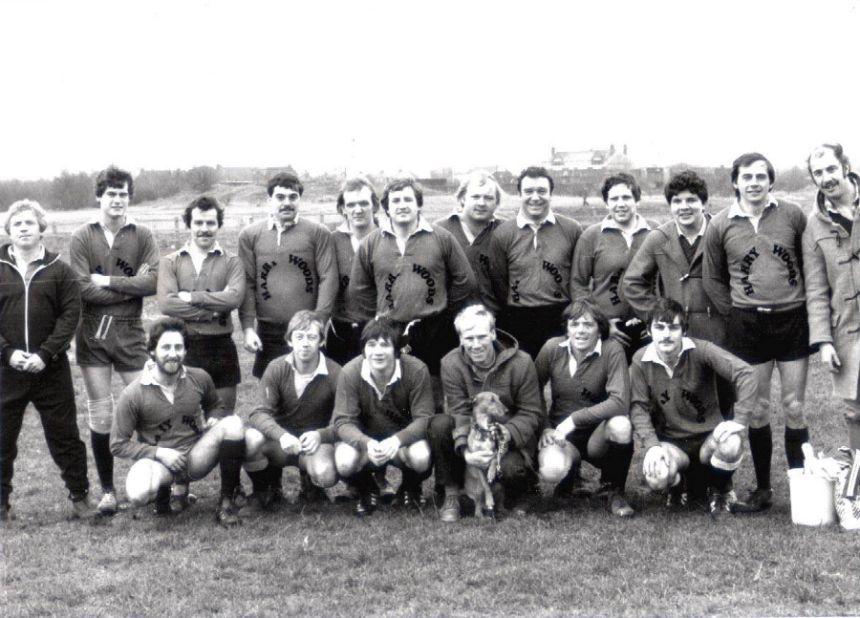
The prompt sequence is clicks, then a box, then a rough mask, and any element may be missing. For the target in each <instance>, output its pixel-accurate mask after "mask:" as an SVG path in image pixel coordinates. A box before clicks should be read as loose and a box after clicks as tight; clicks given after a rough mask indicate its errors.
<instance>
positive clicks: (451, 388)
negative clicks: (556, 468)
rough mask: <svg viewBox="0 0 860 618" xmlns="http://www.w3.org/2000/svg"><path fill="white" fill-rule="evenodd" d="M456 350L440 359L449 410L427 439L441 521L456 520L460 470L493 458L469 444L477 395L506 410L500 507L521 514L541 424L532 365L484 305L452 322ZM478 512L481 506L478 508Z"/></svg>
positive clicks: (534, 480) (531, 483)
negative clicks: (441, 490)
mask: <svg viewBox="0 0 860 618" xmlns="http://www.w3.org/2000/svg"><path fill="white" fill-rule="evenodd" d="M454 328H455V329H456V330H457V334H458V335H459V337H460V346H459V347H457V348H455V349H454V350H451V352H449V353H448V354H447V355H445V357H444V358H443V359H442V387H443V389H444V392H445V399H446V402H447V405H448V409H447V414H446V415H444V416H441V417H440V421H439V422H438V424H437V425H436V426H435V427H433V431H431V434H430V444H431V447H432V449H433V454H434V457H435V458H436V476H437V484H441V485H443V486H444V487H445V501H444V503H443V506H442V509H441V510H440V513H439V514H440V518H441V519H442V521H445V522H455V521H457V520H458V519H459V518H460V504H459V501H458V498H457V496H458V493H459V488H460V486H461V485H462V478H463V470H464V465H470V466H476V467H478V468H480V469H482V470H484V469H486V468H487V467H488V466H489V464H490V462H491V460H492V458H493V456H494V455H493V453H491V452H488V451H478V452H475V453H473V452H471V451H469V450H468V448H467V446H468V444H467V439H468V435H469V429H470V426H471V419H472V400H473V398H474V397H475V395H477V394H478V393H480V392H485V391H491V392H493V393H495V394H496V395H498V397H499V399H500V400H501V403H502V404H503V405H504V407H505V408H507V414H506V420H505V422H504V423H503V424H502V425H501V427H502V432H503V433H504V434H505V438H506V442H507V443H508V444H509V445H510V446H509V450H508V452H507V453H505V454H504V456H503V457H502V459H501V462H500V468H501V486H502V488H503V491H504V501H503V503H502V505H501V506H502V507H504V508H505V509H514V510H515V511H516V512H517V513H524V512H525V506H526V505H524V504H523V503H522V500H523V498H524V497H525V495H526V493H527V492H528V491H531V490H534V489H535V488H536V484H537V475H536V473H535V463H536V452H537V444H538V434H539V431H540V428H541V427H542V425H543V422H544V413H543V406H542V404H541V397H540V388H539V387H538V380H537V373H536V372H535V366H534V363H532V360H531V358H530V357H529V355H528V354H526V353H525V352H523V351H521V350H520V349H519V346H518V345H517V342H516V340H515V339H513V338H512V337H511V336H510V335H508V334H507V333H505V332H503V331H496V320H495V318H494V317H493V314H492V313H490V311H489V310H488V309H487V308H486V307H484V306H483V305H471V306H469V307H466V308H465V309H463V310H462V311H461V312H460V313H459V314H458V315H457V317H456V318H455V320H454ZM476 507H477V508H480V505H476Z"/></svg>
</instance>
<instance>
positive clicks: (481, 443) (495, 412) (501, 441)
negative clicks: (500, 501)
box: [463, 391, 508, 517]
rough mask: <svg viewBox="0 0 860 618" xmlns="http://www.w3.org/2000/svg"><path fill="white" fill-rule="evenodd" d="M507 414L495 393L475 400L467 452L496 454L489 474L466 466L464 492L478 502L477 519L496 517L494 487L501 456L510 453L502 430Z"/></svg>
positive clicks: (476, 504)
mask: <svg viewBox="0 0 860 618" xmlns="http://www.w3.org/2000/svg"><path fill="white" fill-rule="evenodd" d="M507 414H508V409H507V408H506V407H505V405H504V404H503V403H502V401H501V400H500V399H499V396H498V395H496V394H495V393H492V392H488V391H486V392H482V393H478V394H477V395H475V396H474V397H473V398H472V427H471V429H470V430H469V438H468V442H467V446H466V448H467V449H468V450H469V452H471V453H477V452H479V451H484V452H490V453H492V454H493V459H492V460H491V461H490V465H489V466H488V467H487V469H486V470H482V469H480V468H477V467H475V466H470V465H468V464H467V465H466V474H465V481H464V484H463V491H464V492H465V493H466V495H467V496H469V497H470V498H471V499H472V500H474V501H475V516H476V517H482V516H484V515H486V516H489V517H494V516H495V506H496V503H495V499H494V498H493V490H492V487H493V483H494V482H495V481H496V480H497V479H498V478H499V475H500V473H501V461H502V456H503V455H504V454H505V453H506V452H507V450H508V434H507V433H506V432H504V431H502V427H501V423H502V422H504V421H505V420H506V419H507Z"/></svg>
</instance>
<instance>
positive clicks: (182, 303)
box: [158, 195, 245, 412]
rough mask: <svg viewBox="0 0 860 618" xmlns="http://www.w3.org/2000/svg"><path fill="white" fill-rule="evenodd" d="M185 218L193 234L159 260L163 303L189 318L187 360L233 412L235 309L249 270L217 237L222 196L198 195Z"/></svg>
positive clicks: (161, 306)
mask: <svg viewBox="0 0 860 618" xmlns="http://www.w3.org/2000/svg"><path fill="white" fill-rule="evenodd" d="M182 220H183V221H184V222H185V227H187V228H188V229H189V230H190V233H191V237H190V238H189V240H188V242H186V243H185V245H184V246H183V247H182V248H181V249H179V250H178V251H175V252H174V253H171V254H170V255H167V256H165V257H163V258H161V261H160V262H159V265H158V307H159V309H161V312H162V313H163V314H164V315H168V316H171V317H174V318H179V319H181V320H183V321H184V322H185V325H186V327H187V328H188V341H187V344H188V347H187V349H186V356H185V364H186V365H189V366H191V367H200V368H201V369H204V370H205V371H206V373H208V374H209V375H210V377H211V378H212V380H213V381H214V383H215V388H216V389H217V391H218V398H219V399H220V400H221V402H222V403H223V404H224V407H225V408H226V409H227V410H228V411H231V412H232V410H233V409H234V408H235V407H236V385H237V384H239V382H240V381H241V372H240V370H239V355H238V354H237V353H236V344H235V343H233V319H232V317H231V313H232V311H233V310H234V309H237V308H238V307H239V305H240V304H241V303H242V300H243V299H244V297H245V271H244V270H243V269H242V263H241V261H240V260H239V258H238V256H235V255H229V254H227V252H226V251H224V249H223V248H222V247H221V245H220V244H219V243H218V232H219V231H220V230H221V226H222V225H223V224H224V209H223V208H222V206H221V204H219V203H218V200H216V199H215V198H214V197H211V196H208V195H204V196H202V197H198V198H196V199H195V200H193V201H192V202H191V203H190V204H188V206H186V207H185V211H184V212H183V213H182Z"/></svg>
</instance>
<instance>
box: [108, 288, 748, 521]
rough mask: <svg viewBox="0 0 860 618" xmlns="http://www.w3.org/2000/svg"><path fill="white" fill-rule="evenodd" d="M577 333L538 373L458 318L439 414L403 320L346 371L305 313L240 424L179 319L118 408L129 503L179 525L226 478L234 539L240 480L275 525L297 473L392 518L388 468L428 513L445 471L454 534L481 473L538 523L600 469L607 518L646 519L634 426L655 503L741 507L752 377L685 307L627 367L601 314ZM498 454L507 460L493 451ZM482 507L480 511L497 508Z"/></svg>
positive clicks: (164, 329) (656, 314) (116, 436)
mask: <svg viewBox="0 0 860 618" xmlns="http://www.w3.org/2000/svg"><path fill="white" fill-rule="evenodd" d="M565 319H566V323H567V335H566V336H563V337H557V338H553V339H550V340H549V341H547V342H546V344H545V345H544V346H543V348H542V350H541V351H540V353H539V354H538V356H537V359H536V361H535V362H534V363H532V361H531V358H530V357H529V356H528V355H527V354H525V353H524V352H522V351H520V350H519V349H518V346H517V342H516V341H515V340H514V339H513V338H512V337H510V336H509V335H507V334H506V333H504V332H503V331H501V330H496V328H495V319H494V317H493V314H492V313H491V312H490V311H488V310H487V309H486V308H484V307H483V306H481V305H472V306H469V307H467V308H465V309H464V310H463V311H461V312H460V313H459V314H458V316H457V318H456V320H455V328H456V331H457V333H458V335H459V338H460V346H459V347H458V348H455V349H454V350H452V351H451V352H450V353H448V354H447V355H446V356H445V357H444V358H443V359H442V363H441V376H442V387H443V391H444V401H445V405H444V406H439V407H438V408H437V405H436V402H434V392H433V384H432V382H431V378H430V374H429V372H428V370H427V367H426V366H425V365H424V363H422V362H421V361H420V360H418V359H416V358H414V357H412V356H410V355H409V354H406V353H402V351H401V333H400V331H399V330H398V328H397V326H396V325H394V324H393V323H392V322H390V321H389V320H387V319H385V318H381V319H376V320H372V321H370V322H369V323H368V324H367V326H366V327H365V328H364V330H363V333H362V337H361V349H362V350H363V353H362V355H360V356H358V357H357V358H355V359H354V360H352V361H350V362H349V363H347V364H346V365H345V366H344V367H343V368H341V367H340V366H339V365H338V364H337V363H335V362H334V361H332V360H331V359H328V358H326V356H325V354H324V352H323V351H322V349H321V348H322V346H323V344H324V340H323V333H324V332H325V324H324V322H323V320H322V319H321V318H320V317H318V315H317V314H315V313H313V312H310V311H300V312H298V313H297V314H296V315H295V316H294V317H293V319H292V320H291V321H290V323H289V326H288V329H287V333H286V340H287V343H288V344H289V347H290V352H289V353H288V354H286V355H285V356H282V357H280V358H278V359H275V360H274V361H273V362H272V363H270V365H269V366H268V368H267V369H266V372H265V374H264V375H263V378H262V381H261V383H260V385H259V400H258V402H257V405H256V406H255V407H254V409H253V411H251V412H250V414H248V415H247V419H246V420H245V422H243V420H241V419H240V417H239V416H237V415H235V414H227V413H226V411H225V408H224V407H223V405H222V403H221V401H220V400H219V398H218V395H217V392H216V390H215V386H214V383H213V382H212V379H211V378H210V377H209V375H208V374H207V373H206V372H205V371H203V370H201V369H197V368H193V367H187V366H185V365H184V364H183V360H184V357H185V354H186V350H185V344H186V336H187V333H186V327H185V325H184V323H183V322H182V321H181V320H176V319H172V318H165V319H162V320H160V321H158V322H156V323H155V324H154V326H153V328H152V330H151V332H150V337H149V344H148V349H149V353H150V356H151V360H150V361H149V362H148V364H147V365H146V367H145V369H144V371H143V374H142V375H141V377H140V378H139V379H137V380H135V381H134V382H132V384H131V385H130V386H129V387H128V388H126V389H125V390H124V391H123V394H122V396H121V397H120V400H119V402H118V405H117V410H116V418H115V422H114V424H113V429H112V433H111V450H112V452H113V453H114V454H115V455H116V456H119V457H125V458H132V459H135V460H137V461H136V462H135V463H134V464H133V466H132V467H131V470H130V471H129V474H128V478H127V482H126V491H127V494H128V497H129V499H130V500H131V501H132V502H133V503H134V504H137V505H142V504H146V503H149V502H153V501H154V502H155V512H156V513H158V514H170V513H173V512H176V511H180V510H183V509H184V508H185V507H186V506H187V505H188V495H189V494H188V483H189V481H192V480H196V479H200V478H202V477H204V476H205V475H206V474H208V473H209V472H210V471H211V470H213V469H214V468H215V467H216V466H219V467H220V472H221V500H220V501H219V505H218V509H217V511H216V521H218V522H219V523H221V524H222V525H225V526H232V525H235V524H238V523H239V522H240V521H241V519H240V508H239V505H238V504H237V503H236V497H237V494H238V491H237V490H238V488H239V483H240V472H241V469H242V467H243V465H244V468H245V470H246V471H247V473H248V475H249V477H250V478H251V481H252V483H253V493H252V494H251V496H250V497H249V499H248V502H247V504H246V505H245V506H244V507H243V508H244V509H247V510H249V511H255V510H266V509H268V508H270V507H271V506H272V505H273V503H275V502H277V500H278V499H280V498H282V496H281V494H280V491H281V486H280V475H281V469H282V468H283V467H285V466H290V465H295V466H298V467H299V469H300V470H301V473H302V475H301V477H302V485H303V487H302V491H301V494H300V495H301V496H303V497H305V498H308V499H310V498H311V497H312V496H314V495H316V496H319V495H320V489H321V488H328V487H332V486H333V485H335V483H337V481H338V479H344V480H345V481H346V482H347V483H348V484H349V485H350V487H351V489H352V491H353V492H354V493H355V494H356V496H357V500H356V507H355V512H356V514H357V515H365V514H368V513H371V512H373V510H374V509H375V508H376V506H377V504H378V500H379V495H378V486H377V483H376V481H375V479H374V471H377V470H379V469H384V468H385V467H386V466H387V465H389V464H390V465H394V466H397V467H398V468H400V469H401V470H402V472H403V475H402V478H403V480H402V483H401V486H400V489H399V490H398V495H397V500H398V502H399V503H400V504H402V505H403V506H407V507H408V506H412V505H419V504H420V501H421V499H422V497H421V484H422V482H423V481H424V480H425V479H427V478H428V477H429V476H430V475H431V473H432V471H433V469H434V467H435V475H436V487H437V491H438V492H439V493H440V494H443V495H444V499H443V501H442V503H441V505H440V508H439V514H440V518H441V519H442V520H443V521H448V522H453V521H457V520H458V519H459V518H460V508H461V507H460V504H461V502H460V500H459V497H460V493H461V489H462V487H463V482H464V476H468V475H466V474H465V473H466V469H467V468H468V469H471V470H472V471H477V472H478V473H479V474H484V475H486V471H488V470H492V471H493V473H491V474H490V475H489V476H490V478H494V477H495V478H498V483H496V485H497V487H496V492H495V493H496V497H495V499H494V500H492V501H491V502H490V503H489V504H495V505H497V508H498V509H499V510H512V511H513V512H515V513H524V512H527V511H528V509H529V508H530V507H531V506H532V505H533V501H534V499H535V498H536V497H537V496H538V495H539V490H538V481H539V479H542V480H544V481H546V482H551V483H556V484H557V485H556V488H555V491H554V495H555V496H556V497H559V498H563V497H568V496H570V495H571V494H572V493H573V492H574V491H575V490H576V485H577V483H578V481H579V480H580V477H579V467H580V464H581V462H582V461H587V462H590V463H591V464H593V465H595V466H596V467H598V468H599V469H600V471H601V493H602V494H603V495H605V496H606V504H607V507H608V509H609V510H610V511H611V512H612V513H613V514H615V515H617V516H620V517H629V516H631V515H633V513H634V511H633V509H632V508H631V506H630V505H629V504H628V502H627V501H626V499H625V497H624V488H625V484H626V479H627V476H628V470H629V467H630V462H631V459H632V455H633V430H634V429H635V430H636V432H637V433H638V435H639V437H640V438H641V440H642V442H643V444H644V446H645V448H646V449H647V450H646V452H645V456H644V464H643V473H644V476H645V479H646V480H647V483H648V485H649V486H650V487H651V488H652V489H654V490H657V491H668V492H669V496H670V498H669V500H670V502H675V503H680V502H681V500H682V495H684V492H686V491H689V492H691V493H695V492H696V490H700V491H701V492H702V494H704V493H705V491H707V497H708V499H709V500H708V507H709V508H710V510H711V512H717V511H720V510H731V508H732V506H733V499H732V492H731V489H730V487H731V476H732V473H733V472H734V470H735V469H736V468H737V467H738V465H739V463H740V459H741V450H742V449H741V445H742V440H741V433H742V432H743V431H744V429H745V428H746V420H747V418H748V416H749V413H750V412H751V410H752V402H753V401H754V400H755V392H756V383H755V378H754V375H753V372H752V369H751V368H750V366H749V365H747V364H746V363H744V362H743V361H741V360H739V359H738V358H736V357H734V356H733V355H731V354H729V353H728V352H726V351H725V350H723V349H721V348H719V347H718V346H716V345H714V344H712V343H709V342H706V341H702V340H697V339H690V338H687V337H686V336H685V332H686V318H685V314H684V311H683V308H682V307H681V306H680V305H679V304H677V303H675V302H674V301H671V300H660V301H658V302H657V304H656V306H655V308H654V310H653V312H652V315H651V318H650V320H649V331H650V334H651V337H652V339H653V342H652V343H650V344H649V345H648V346H646V347H644V348H643V349H641V350H640V351H639V352H637V353H636V355H635V356H634V358H633V363H632V365H631V366H630V368H629V370H628V367H627V363H626V359H625V352H624V349H623V348H622V347H621V346H620V344H618V343H617V342H615V341H614V340H612V339H610V338H609V336H608V335H609V323H608V321H607V319H606V317H605V316H604V315H603V314H602V313H601V312H600V310H599V309H597V308H596V306H595V305H594V304H593V303H592V302H591V301H590V300H588V299H582V300H578V301H576V302H574V303H572V304H571V305H570V306H569V307H568V308H567V310H566V312H565ZM717 376H720V377H722V378H723V379H725V380H727V381H729V382H731V384H733V385H734V389H735V394H736V404H735V416H734V420H723V418H722V416H721V414H720V411H719V410H720V408H719V405H718V400H717V391H716V377H717ZM547 384H549V386H550V388H549V392H550V393H551V403H550V404H549V407H548V411H549V413H548V415H546V414H544V412H543V411H544V410H545V409H547V406H546V402H545V401H544V395H543V393H544V387H545V386H546V385H547ZM479 393H492V394H493V397H492V400H493V401H495V402H497V404H498V408H499V409H498V410H497V412H498V413H499V416H498V417H497V421H498V423H497V424H496V425H494V427H495V429H496V431H497V434H498V437H499V438H500V439H499V440H498V441H497V443H496V444H492V443H491V445H490V446H489V447H487V446H485V445H481V447H480V448H479V447H476V446H475V445H474V443H473V442H472V441H471V439H470V432H473V431H475V430H476V429H475V426H474V425H475V420H474V418H475V416H474V415H473V413H472V407H473V401H475V400H476V395H478V394H479ZM478 399H480V398H478ZM441 407H444V412H442V411H441V410H439V408H441ZM484 429H486V427H484ZM135 432H136V433H137V438H136V439H134V434H135ZM498 443H501V444H503V445H504V447H503V448H502V449H501V451H499V450H494V448H495V447H497V446H498ZM485 478H486V476H485ZM171 486H172V488H173V490H172V491H171ZM441 497H442V495H440V498H441ZM476 506H477V509H478V513H479V514H480V512H481V508H482V506H484V504H483V503H481V504H478V505H476Z"/></svg>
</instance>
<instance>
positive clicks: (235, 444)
mask: <svg viewBox="0 0 860 618" xmlns="http://www.w3.org/2000/svg"><path fill="white" fill-rule="evenodd" d="M244 458H245V440H244V439H242V440H224V441H223V442H221V444H220V446H219V447H218V464H219V466H220V468H221V495H222V496H227V497H230V498H232V497H233V496H234V495H235V494H236V489H237V488H238V487H239V475H240V473H241V472H242V460H243V459H244Z"/></svg>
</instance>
